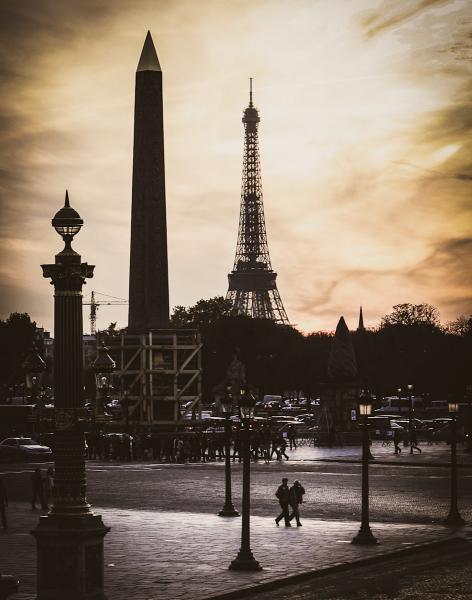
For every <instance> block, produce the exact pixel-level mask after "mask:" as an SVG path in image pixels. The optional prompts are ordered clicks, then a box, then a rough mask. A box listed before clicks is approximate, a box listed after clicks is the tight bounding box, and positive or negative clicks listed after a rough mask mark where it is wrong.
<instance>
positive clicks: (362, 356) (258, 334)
mask: <svg viewBox="0 0 472 600" xmlns="http://www.w3.org/2000/svg"><path fill="white" fill-rule="evenodd" d="M171 327H175V328H194V329H198V330H199V331H200V333H201V336H202V339H203V351H202V352H203V355H202V364H203V394H204V399H205V400H210V399H211V398H212V397H213V390H214V388H215V386H217V385H218V384H219V383H220V382H221V381H222V380H223V378H224V375H225V372H226V369H227V367H228V365H229V363H230V362H231V360H232V358H233V357H234V355H235V354H237V355H238V356H239V358H240V359H241V360H242V362H243V363H244V364H245V366H246V373H247V379H248V382H250V384H251V385H252V386H253V387H254V388H257V389H258V391H259V395H260V396H261V397H262V396H263V395H264V394H282V393H283V392H286V391H288V390H290V391H294V392H295V393H298V394H301V393H302V392H303V393H304V394H305V395H306V396H311V397H316V396H317V395H318V392H319V388H320V385H321V384H323V382H326V380H327V370H328V360H329V353H330V348H331V344H332V340H333V334H332V333H330V332H324V331H320V332H314V333H310V334H308V335H304V334H302V333H301V332H300V331H298V330H297V329H296V328H295V327H291V326H289V325H277V324H275V323H274V322H272V321H270V320H267V319H253V318H250V317H247V316H244V315H234V314H233V313H232V307H231V303H229V302H228V301H227V300H225V299H224V298H223V297H215V298H210V299H208V300H199V301H198V302H197V303H196V304H195V305H193V306H190V307H183V306H176V307H175V308H174V310H173V312H172V315H171ZM35 329H36V324H35V322H33V321H31V318H30V317H29V315H28V314H26V313H23V314H19V313H12V314H11V315H10V317H9V318H8V319H6V320H4V321H3V320H2V321H0V343H1V345H2V346H1V347H2V348H3V352H2V354H3V358H2V361H0V383H1V384H3V385H4V386H5V385H7V386H8V385H14V384H17V383H21V382H22V381H24V373H23V372H22V369H21V363H22V361H23V359H24V357H25V355H26V353H27V352H28V351H29V349H30V348H31V346H32V344H33V341H34V336H35ZM125 331H126V330H125V329H118V328H117V327H116V323H112V324H110V326H109V327H108V328H107V329H105V330H103V331H101V332H99V335H100V336H101V337H102V339H104V340H105V341H106V339H107V337H109V336H115V335H119V334H120V333H122V332H125ZM351 338H352V342H353V346H354V351H355V360H356V363H357V370H358V381H359V383H360V384H361V385H363V386H366V387H368V388H369V389H370V390H371V391H372V393H375V394H380V395H391V394H395V393H396V390H397V388H398V387H402V388H404V389H405V388H406V385H407V384H412V385H413V386H414V390H415V393H417V394H430V397H431V399H434V398H438V399H445V398H447V397H448V396H451V395H453V396H461V395H463V393H464V390H465V386H466V385H467V384H471V383H472V369H471V367H472V316H469V317H462V316H461V317H458V318H457V319H456V320H455V321H453V322H451V323H448V324H446V325H444V326H443V325H441V323H440V320H439V314H438V311H437V309H436V308H435V307H433V306H431V305H429V304H398V305H396V306H394V307H393V309H392V312H391V313H389V314H388V315H385V316H384V317H382V319H381V321H380V324H379V325H378V326H377V327H375V328H369V329H367V330H357V331H353V332H351Z"/></svg>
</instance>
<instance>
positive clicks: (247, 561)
mask: <svg viewBox="0 0 472 600" xmlns="http://www.w3.org/2000/svg"><path fill="white" fill-rule="evenodd" d="M228 568H229V569H231V570H232V571H262V567H261V565H260V564H259V563H258V562H257V560H256V559H255V558H254V555H253V553H252V552H251V549H248V550H243V549H241V550H240V551H239V553H238V556H237V557H236V558H235V559H234V560H233V561H232V563H231V564H230V565H229V567H228Z"/></svg>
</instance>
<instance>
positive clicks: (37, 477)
mask: <svg viewBox="0 0 472 600" xmlns="http://www.w3.org/2000/svg"><path fill="white" fill-rule="evenodd" d="M31 491H32V497H31V509H32V510H36V500H39V501H40V502H41V508H42V509H43V510H46V509H47V507H48V506H47V504H46V501H45V499H44V488H43V478H42V476H41V470H40V469H35V470H34V472H33V475H32V476H31Z"/></svg>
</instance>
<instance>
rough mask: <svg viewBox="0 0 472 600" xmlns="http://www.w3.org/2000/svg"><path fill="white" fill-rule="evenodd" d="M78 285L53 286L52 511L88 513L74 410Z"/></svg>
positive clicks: (77, 398) (78, 390)
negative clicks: (54, 418)
mask: <svg viewBox="0 0 472 600" xmlns="http://www.w3.org/2000/svg"><path fill="white" fill-rule="evenodd" d="M70 287H72V286H70ZM74 287H78V286H74ZM81 288H82V284H81V283H80V289H75V290H57V289H56V291H55V295H54V361H55V369H54V371H55V377H54V397H55V407H56V411H57V415H58V417H59V419H58V427H57V431H56V434H55V449H54V495H53V498H54V499H53V507H52V510H51V513H53V514H68V515H70V514H88V513H90V506H89V504H88V503H87V500H86V476H85V439H84V433H83V432H81V431H79V430H78V428H77V426H76V425H77V415H76V411H77V409H78V408H81V407H82V404H83V400H82V385H83V383H82V368H83V367H82V360H83V359H82V350H83V346H82V344H83V338H82V292H81ZM62 428H64V429H62Z"/></svg>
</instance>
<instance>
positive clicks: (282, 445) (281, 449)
mask: <svg viewBox="0 0 472 600" xmlns="http://www.w3.org/2000/svg"><path fill="white" fill-rule="evenodd" d="M277 448H278V453H277V460H282V456H285V458H286V459H287V460H288V456H287V453H286V452H285V450H286V449H287V440H286V439H285V438H284V436H283V435H280V436H279V439H278V442H277Z"/></svg>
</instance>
